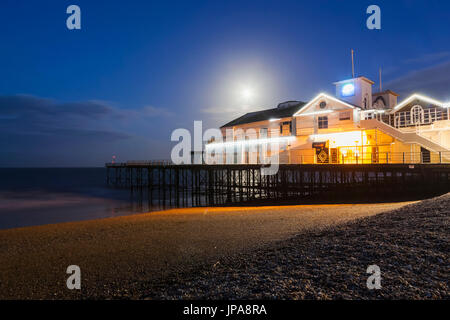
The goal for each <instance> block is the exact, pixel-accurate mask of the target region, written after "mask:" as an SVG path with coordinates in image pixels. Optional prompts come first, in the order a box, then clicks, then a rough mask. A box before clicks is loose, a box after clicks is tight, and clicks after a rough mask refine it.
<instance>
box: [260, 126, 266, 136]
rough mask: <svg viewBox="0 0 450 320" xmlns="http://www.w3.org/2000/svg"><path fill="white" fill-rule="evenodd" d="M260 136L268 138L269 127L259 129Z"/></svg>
mask: <svg viewBox="0 0 450 320" xmlns="http://www.w3.org/2000/svg"><path fill="white" fill-rule="evenodd" d="M259 137H260V138H267V128H261V129H259Z"/></svg>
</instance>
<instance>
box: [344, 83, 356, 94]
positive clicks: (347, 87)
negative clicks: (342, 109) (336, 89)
mask: <svg viewBox="0 0 450 320" xmlns="http://www.w3.org/2000/svg"><path fill="white" fill-rule="evenodd" d="M341 95H342V96H343V97H349V96H353V95H355V85H354V84H353V83H347V84H344V85H343V86H342V88H341Z"/></svg>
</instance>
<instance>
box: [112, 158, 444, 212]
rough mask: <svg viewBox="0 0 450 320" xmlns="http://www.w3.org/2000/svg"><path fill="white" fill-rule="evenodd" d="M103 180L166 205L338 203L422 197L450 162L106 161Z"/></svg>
mask: <svg viewBox="0 0 450 320" xmlns="http://www.w3.org/2000/svg"><path fill="white" fill-rule="evenodd" d="M106 168H107V183H108V185H110V186H114V187H122V188H130V189H131V190H140V192H141V193H146V194H147V196H148V199H149V201H151V202H152V201H155V202H160V203H162V204H163V205H167V206H176V207H187V206H206V205H207V206H215V205H232V204H241V203H246V204H279V203H299V204H300V203H339V202H372V201H393V200H404V199H420V198H426V197H428V196H433V195H437V194H443V193H446V192H449V191H450V165H448V164H415V165H404V164H385V165H384V164H376V165H373V164H372V165H363V164H360V165H336V164H333V165H331V164H315V165H313V164H311V165H310V164H304V165H299V164H295V165H280V166H279V170H278V172H277V174H275V175H263V174H261V165H163V164H159V165H158V164H136V163H131V164H130V163H128V164H127V163H123V164H107V165H106Z"/></svg>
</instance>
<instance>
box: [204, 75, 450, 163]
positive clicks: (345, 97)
mask: <svg viewBox="0 0 450 320" xmlns="http://www.w3.org/2000/svg"><path fill="white" fill-rule="evenodd" d="M373 84H374V82H372V81H371V80H369V79H367V78H365V77H357V78H353V79H348V80H344V81H339V82H336V83H335V84H334V85H335V86H336V95H335V96H332V95H328V94H325V93H321V94H319V95H317V96H316V97H315V98H314V99H312V100H311V101H309V102H307V103H305V102H300V101H288V102H284V103H281V104H279V105H278V106H277V108H274V109H269V110H264V111H259V112H252V113H247V114H245V115H243V116H242V117H239V118H237V119H234V120H233V121H231V122H229V123H227V124H225V125H224V126H222V127H221V131H222V136H223V139H222V141H220V142H217V141H213V142H211V143H209V144H207V145H206V151H207V154H208V149H210V150H211V149H214V151H213V154H214V157H213V158H214V159H215V160H214V162H215V163H217V162H220V163H236V164H255V163H262V162H264V159H263V157H262V156H261V155H262V154H267V155H269V156H272V155H276V156H277V157H276V159H278V160H277V161H278V162H279V163H286V164H311V163H324V164H363V163H364V164H366V163H374V164H376V163H448V162H450V108H449V107H450V105H449V104H448V103H447V104H446V103H443V102H440V101H437V100H434V99H431V98H428V97H425V96H422V95H418V94H414V95H412V96H410V97H408V98H407V99H405V100H403V101H402V102H400V103H398V101H397V99H398V94H396V93H395V92H393V91H390V90H386V91H383V92H378V93H372V87H373ZM273 141H275V142H276V143H277V144H276V145H277V146H276V148H267V147H265V145H267V144H268V143H270V142H273ZM226 149H227V151H226ZM230 150H232V151H231V153H230ZM210 153H211V152H210Z"/></svg>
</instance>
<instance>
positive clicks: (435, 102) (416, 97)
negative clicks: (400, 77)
mask: <svg viewBox="0 0 450 320" xmlns="http://www.w3.org/2000/svg"><path fill="white" fill-rule="evenodd" d="M415 100H421V101H424V102H426V103H429V104H433V105H435V106H438V107H443V108H447V107H448V104H446V103H443V102H441V101H438V100H434V99H432V98H429V97H426V96H422V95H420V94H417V93H415V94H413V95H411V96H409V97H408V98H407V99H405V100H403V101H402V102H400V103H399V104H397V105H396V106H395V107H394V109H393V110H392V111H394V112H396V111H398V110H400V109H401V108H403V107H404V106H406V105H408V104H409V103H411V102H413V101H415Z"/></svg>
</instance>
